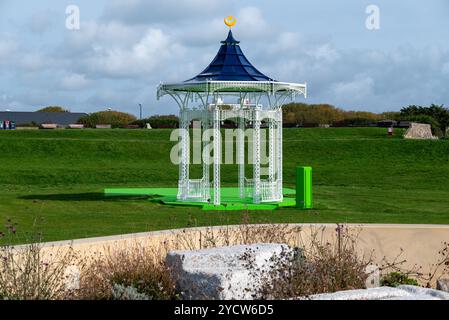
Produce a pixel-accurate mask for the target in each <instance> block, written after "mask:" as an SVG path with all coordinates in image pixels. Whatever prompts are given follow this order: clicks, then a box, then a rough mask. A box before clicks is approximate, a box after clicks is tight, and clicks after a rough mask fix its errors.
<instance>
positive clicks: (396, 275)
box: [380, 272, 418, 287]
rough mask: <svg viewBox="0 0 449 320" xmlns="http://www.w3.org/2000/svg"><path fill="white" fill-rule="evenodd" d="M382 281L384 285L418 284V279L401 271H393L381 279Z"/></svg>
mask: <svg viewBox="0 0 449 320" xmlns="http://www.w3.org/2000/svg"><path fill="white" fill-rule="evenodd" d="M380 283H381V285H382V286H384V287H397V286H400V285H411V286H417V285H418V281H416V280H415V279H412V278H410V277H408V276H407V275H406V274H404V273H400V272H392V273H389V274H387V275H386V276H384V277H383V278H382V279H381V282H380Z"/></svg>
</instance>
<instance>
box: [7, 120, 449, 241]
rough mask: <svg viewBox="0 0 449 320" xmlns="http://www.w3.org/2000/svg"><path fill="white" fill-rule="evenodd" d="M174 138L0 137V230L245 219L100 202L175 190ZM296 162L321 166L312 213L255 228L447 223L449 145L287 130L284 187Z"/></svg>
mask: <svg viewBox="0 0 449 320" xmlns="http://www.w3.org/2000/svg"><path fill="white" fill-rule="evenodd" d="M170 134H171V132H170V130H151V131H144V130H135V131H133V130H105V131H101V130H100V131H96V130H85V131H70V130H64V131H15V132H0V150H1V152H0V223H3V221H6V220H7V219H12V220H13V221H15V222H17V223H18V228H19V230H21V231H27V232H32V231H31V230H34V229H39V230H41V231H42V232H43V233H44V237H45V240H48V241H51V240H62V239H73V238H83V237H93V236H102V235H113V234H121V233H130V232H141V231H149V230H161V229H171V228H182V227H189V226H196V225H220V224H226V223H229V224H233V223H238V222H239V221H240V220H241V216H242V213H239V212H234V213H229V212H226V213H225V212H223V213H220V212H210V213H208V212H203V211H201V210H199V209H195V208H178V207H167V206H162V205H158V204H153V203H150V202H148V201H146V200H145V199H142V198H140V199H139V198H134V199H129V198H121V199H105V198H104V197H103V195H102V191H103V189H104V188H109V187H174V186H176V185H177V179H178V168H177V166H175V165H173V164H171V162H170V150H171V148H172V147H173V146H174V144H175V142H170ZM297 165H310V166H312V167H313V168H314V184H315V190H314V191H315V206H316V208H315V210H312V211H299V210H296V209H282V210H279V211H275V212H252V213H250V215H251V218H252V221H253V222H299V223H301V222H351V223H374V222H375V223H428V224H430V223H436V224H448V223H449V141H408V140H404V139H402V138H401V132H399V131H397V132H396V136H395V137H393V138H391V137H387V136H386V129H379V128H349V129H348V128H341V129H340V128H339V129H286V130H285V133H284V167H285V168H284V174H285V176H284V180H285V184H286V186H290V187H294V184H295V167H296V166H297ZM195 169H197V168H195ZM193 171H196V174H198V171H197V170H193ZM248 173H249V172H248ZM194 174H195V173H194ZM236 176H237V168H236V167H235V166H224V167H223V172H222V179H223V181H224V184H227V185H232V184H236V182H237V179H236ZM33 224H36V225H37V227H33ZM0 225H1V224H0ZM0 231H1V227H0Z"/></svg>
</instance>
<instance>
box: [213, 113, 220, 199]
mask: <svg viewBox="0 0 449 320" xmlns="http://www.w3.org/2000/svg"><path fill="white" fill-rule="evenodd" d="M220 118H221V117H220V108H219V107H218V106H216V107H215V109H214V118H213V119H214V120H213V121H214V205H216V206H219V205H220V204H221V189H220V188H221V183H220V165H221V132H220V128H221V119H220Z"/></svg>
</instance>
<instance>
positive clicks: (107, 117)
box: [78, 111, 136, 128]
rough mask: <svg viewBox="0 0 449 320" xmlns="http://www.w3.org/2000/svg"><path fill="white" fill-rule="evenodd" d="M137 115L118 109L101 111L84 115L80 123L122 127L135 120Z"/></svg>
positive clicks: (89, 125)
mask: <svg viewBox="0 0 449 320" xmlns="http://www.w3.org/2000/svg"><path fill="white" fill-rule="evenodd" d="M135 120H136V117H134V116H133V115H131V114H128V113H123V112H118V111H100V112H96V113H92V114H90V115H88V116H85V117H82V118H81V119H80V120H79V121H78V123H79V124H83V125H84V126H85V127H87V128H95V127H96V126H97V125H101V124H104V125H111V126H112V128H121V127H123V126H126V125H128V124H130V123H131V122H133V121H135Z"/></svg>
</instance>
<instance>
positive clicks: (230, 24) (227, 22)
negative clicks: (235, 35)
mask: <svg viewBox="0 0 449 320" xmlns="http://www.w3.org/2000/svg"><path fill="white" fill-rule="evenodd" d="M224 23H225V25H227V26H228V27H229V28H231V29H232V27H233V26H235V25H236V23H237V19H236V18H234V17H233V16H229V17H227V18H225V19H224Z"/></svg>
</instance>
